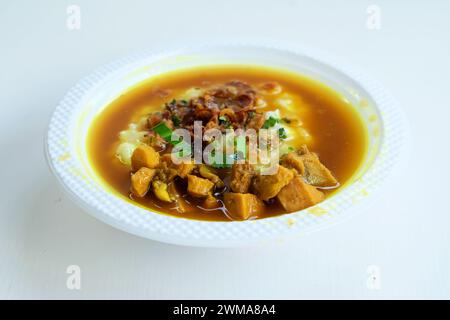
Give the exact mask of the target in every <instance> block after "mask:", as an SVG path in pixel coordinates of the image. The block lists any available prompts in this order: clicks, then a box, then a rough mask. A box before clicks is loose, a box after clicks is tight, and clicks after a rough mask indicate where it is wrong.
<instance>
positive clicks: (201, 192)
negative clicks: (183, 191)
mask: <svg viewBox="0 0 450 320" xmlns="http://www.w3.org/2000/svg"><path fill="white" fill-rule="evenodd" d="M187 178H188V187H187V191H188V193H189V194H190V195H191V196H193V197H197V198H203V197H207V196H208V195H210V194H211V191H212V189H213V187H214V183H212V182H211V181H209V180H208V179H203V178H199V177H197V176H193V175H191V174H189V175H188V176H187Z"/></svg>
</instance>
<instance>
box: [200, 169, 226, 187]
mask: <svg viewBox="0 0 450 320" xmlns="http://www.w3.org/2000/svg"><path fill="white" fill-rule="evenodd" d="M198 173H200V175H201V176H202V177H203V178H206V179H208V180H211V181H212V182H213V183H214V184H215V185H216V186H217V187H218V188H223V186H224V183H223V181H222V179H220V177H219V176H218V175H217V172H216V171H215V170H214V168H211V167H208V166H207V165H204V164H201V165H200V167H199V169H198Z"/></svg>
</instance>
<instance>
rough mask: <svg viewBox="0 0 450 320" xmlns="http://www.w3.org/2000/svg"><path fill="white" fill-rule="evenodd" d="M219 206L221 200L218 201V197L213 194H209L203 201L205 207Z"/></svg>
mask: <svg viewBox="0 0 450 320" xmlns="http://www.w3.org/2000/svg"><path fill="white" fill-rule="evenodd" d="M219 206H220V204H219V201H217V199H216V198H215V197H214V196H213V195H208V196H207V197H206V199H205V200H204V201H203V208H206V209H214V208H218V207H219Z"/></svg>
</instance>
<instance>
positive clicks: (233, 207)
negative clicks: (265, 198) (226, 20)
mask: <svg viewBox="0 0 450 320" xmlns="http://www.w3.org/2000/svg"><path fill="white" fill-rule="evenodd" d="M224 203H225V207H226V208H227V210H228V212H229V214H230V215H231V216H232V217H233V218H235V219H239V220H247V219H248V218H250V217H252V216H254V215H256V214H258V213H260V212H261V211H262V210H263V209H264V203H263V202H262V201H261V200H259V199H258V197H256V196H255V195H254V194H251V193H233V192H228V193H225V194H224Z"/></svg>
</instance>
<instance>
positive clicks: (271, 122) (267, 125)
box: [263, 117, 280, 129]
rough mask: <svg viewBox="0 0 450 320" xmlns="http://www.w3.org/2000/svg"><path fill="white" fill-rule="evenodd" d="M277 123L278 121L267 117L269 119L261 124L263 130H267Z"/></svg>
mask: <svg viewBox="0 0 450 320" xmlns="http://www.w3.org/2000/svg"><path fill="white" fill-rule="evenodd" d="M278 122H280V120H279V119H277V118H274V117H269V119H267V120H266V121H265V122H264V124H263V128H264V129H269V128H272V127H273V126H274V125H276V124H277V123H278Z"/></svg>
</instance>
